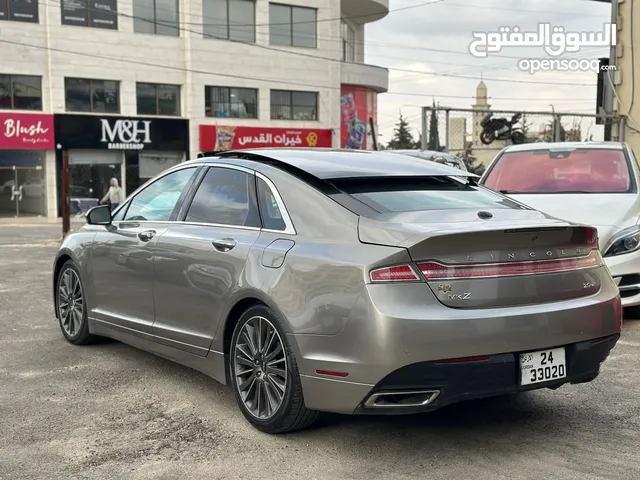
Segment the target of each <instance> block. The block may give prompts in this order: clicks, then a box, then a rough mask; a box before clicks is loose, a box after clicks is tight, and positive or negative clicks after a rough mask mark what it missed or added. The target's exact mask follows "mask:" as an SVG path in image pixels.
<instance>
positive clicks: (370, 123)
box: [369, 117, 378, 150]
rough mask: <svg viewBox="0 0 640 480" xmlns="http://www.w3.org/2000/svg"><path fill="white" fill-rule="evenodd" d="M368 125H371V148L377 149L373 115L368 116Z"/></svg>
mask: <svg viewBox="0 0 640 480" xmlns="http://www.w3.org/2000/svg"><path fill="white" fill-rule="evenodd" d="M369 126H370V127H371V141H372V142H373V149H374V150H378V133H377V132H376V126H375V125H374V124H373V117H369Z"/></svg>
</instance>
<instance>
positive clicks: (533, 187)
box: [484, 148, 635, 193]
mask: <svg viewBox="0 0 640 480" xmlns="http://www.w3.org/2000/svg"><path fill="white" fill-rule="evenodd" d="M484 185H485V186H487V187H489V188H491V189H493V190H496V191H499V192H503V193H627V192H632V191H633V190H634V188H635V185H634V184H633V182H632V180H631V174H630V173H629V163H628V161H627V159H626V158H625V155H624V153H623V151H622V150H605V149H586V148H584V149H583V148H581V149H576V150H534V151H528V152H508V153H505V154H504V155H502V156H501V157H500V158H499V159H498V161H497V162H496V163H495V164H494V166H493V167H492V168H491V170H490V171H489V173H488V174H487V176H486V178H485V179H484Z"/></svg>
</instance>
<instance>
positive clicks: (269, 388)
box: [229, 305, 320, 434]
mask: <svg viewBox="0 0 640 480" xmlns="http://www.w3.org/2000/svg"><path fill="white" fill-rule="evenodd" d="M254 334H255V336H254ZM252 336H253V338H252V339H251V340H249V337H252ZM258 339H259V340H258ZM276 342H279V347H280V348H281V350H282V351H281V352H280V353H278V345H277V344H275V343H276ZM274 344H275V345H274ZM250 356H251V357H252V358H253V362H251V360H250V358H249V357H250ZM272 364H273V366H271V365H272ZM281 367H284V368H281ZM263 371H264V373H263ZM283 372H284V373H285V374H286V376H285V377H283V376H282V373H283ZM229 374H230V375H229V376H230V378H231V385H232V387H233V391H234V394H235V397H236V402H237V403H238V406H239V407H240V410H241V411H242V414H243V415H244V417H245V418H246V419H247V420H248V421H249V423H251V425H253V426H254V427H255V428H257V429H258V430H261V431H263V432H265V433H271V434H277V433H287V432H292V431H295V430H302V429H304V428H307V427H309V426H311V425H312V424H313V423H314V422H315V421H316V420H317V419H318V417H319V415H320V412H317V411H315V410H309V409H308V408H306V407H305V404H304V397H303V394H302V384H301V382H300V374H299V373H298V364H297V362H296V359H295V356H294V354H293V352H292V349H291V346H290V344H289V342H288V339H287V337H286V335H285V334H284V331H283V328H282V325H281V322H280V321H279V320H278V317H277V315H276V314H275V312H273V311H272V310H271V309H270V308H268V307H266V306H264V305H255V306H253V307H251V308H249V309H248V310H246V311H245V312H244V313H243V314H242V316H241V317H240V320H239V321H238V323H237V324H236V326H235V328H234V331H233V336H232V337H231V345H230V348H229ZM283 384H284V385H283ZM272 399H276V400H278V401H279V402H278V403H277V407H274V404H273V403H272V402H271V400H272ZM261 402H262V403H261ZM265 402H266V403H265ZM263 407H264V408H263Z"/></svg>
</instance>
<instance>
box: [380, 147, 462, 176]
mask: <svg viewBox="0 0 640 480" xmlns="http://www.w3.org/2000/svg"><path fill="white" fill-rule="evenodd" d="M387 151H389V152H392V153H399V154H402V155H409V156H411V157H415V158H422V159H424V160H431V161H432V162H436V163H441V164H443V165H448V166H449V167H454V168H459V169H460V170H464V171H465V172H466V171H468V170H467V166H466V165H465V163H464V161H463V160H462V159H461V158H460V157H458V156H456V155H452V154H451V153H446V152H437V151H434V150H387Z"/></svg>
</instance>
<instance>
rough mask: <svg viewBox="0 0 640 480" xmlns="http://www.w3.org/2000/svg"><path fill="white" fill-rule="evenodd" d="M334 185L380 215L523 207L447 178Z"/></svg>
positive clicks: (369, 180)
mask: <svg viewBox="0 0 640 480" xmlns="http://www.w3.org/2000/svg"><path fill="white" fill-rule="evenodd" d="M333 183H334V185H335V186H336V187H337V188H338V189H340V190H341V191H343V192H344V193H347V194H349V195H350V196H352V197H354V198H356V199H357V200H359V201H360V202H362V203H364V204H365V205H367V206H368V207H370V208H372V209H374V210H375V211H377V212H379V213H390V212H410V211H420V210H453V209H466V208H479V209H481V208H512V209H521V208H523V207H522V206H521V205H520V204H518V203H515V202H512V201H511V200H509V199H508V198H506V197H504V196H502V195H498V194H496V193H494V192H491V191H489V190H487V189H484V188H482V187H478V186H475V185H472V184H469V183H465V182H463V181H458V180H454V179H452V178H450V177H445V176H437V177H436V176H434V177H384V178H379V177H377V178H366V179H364V178H363V179H340V180H335V181H333Z"/></svg>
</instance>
